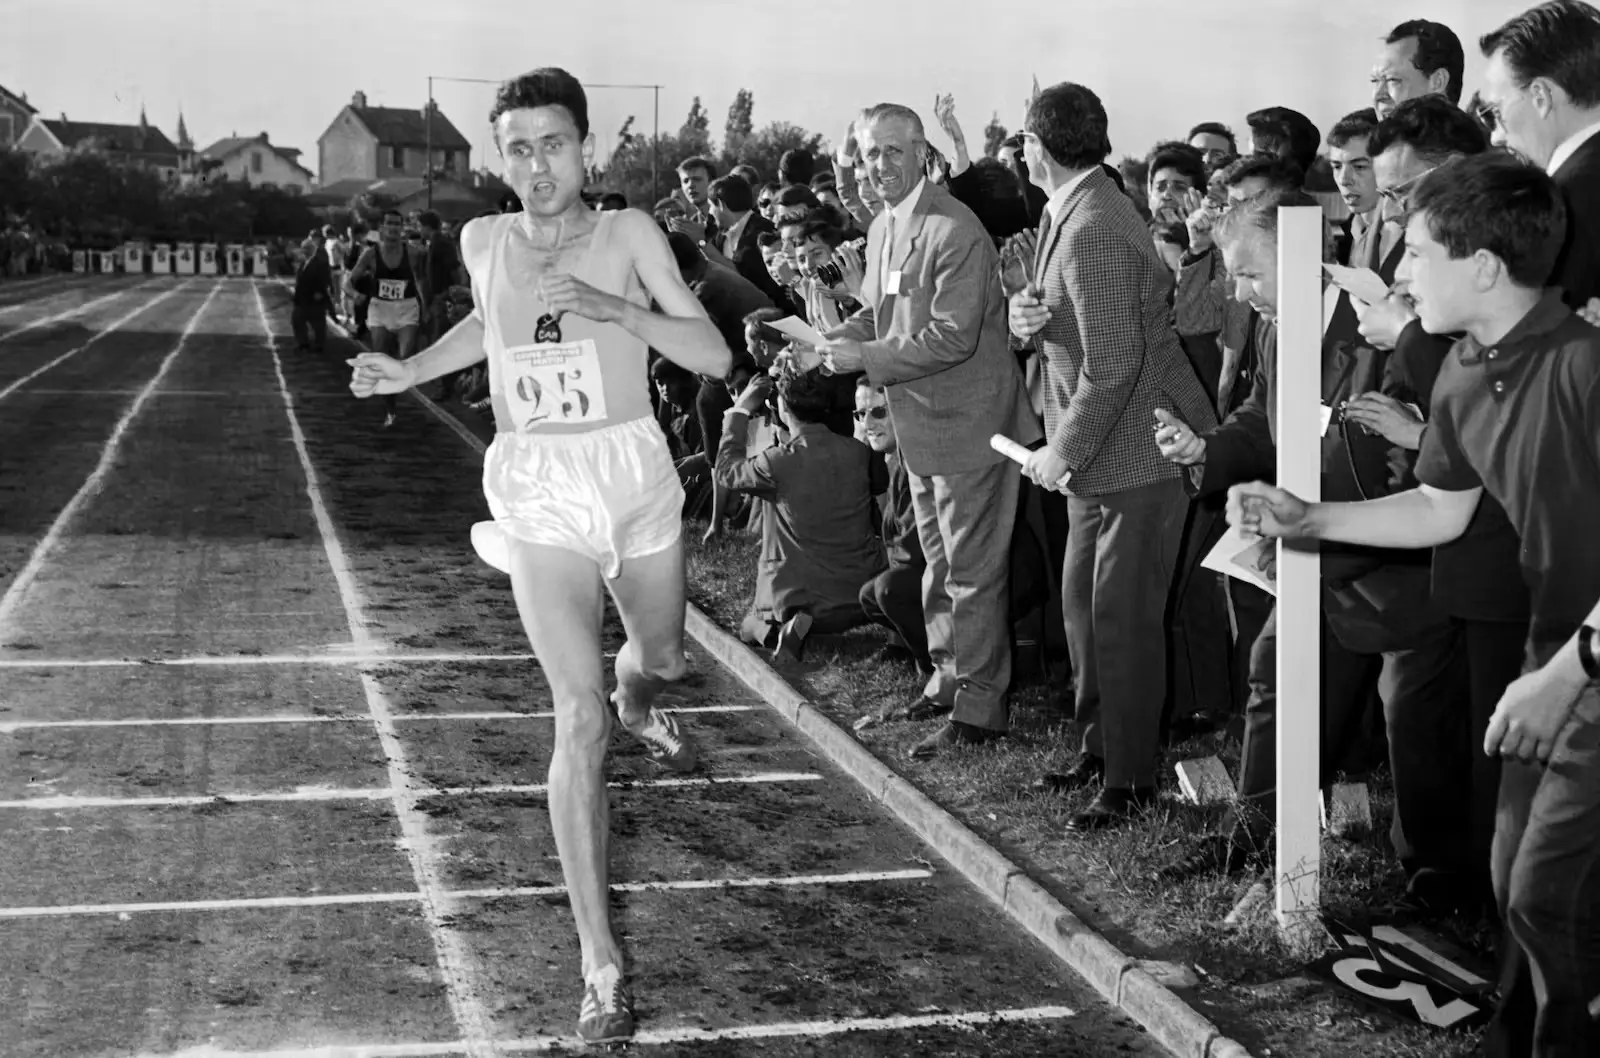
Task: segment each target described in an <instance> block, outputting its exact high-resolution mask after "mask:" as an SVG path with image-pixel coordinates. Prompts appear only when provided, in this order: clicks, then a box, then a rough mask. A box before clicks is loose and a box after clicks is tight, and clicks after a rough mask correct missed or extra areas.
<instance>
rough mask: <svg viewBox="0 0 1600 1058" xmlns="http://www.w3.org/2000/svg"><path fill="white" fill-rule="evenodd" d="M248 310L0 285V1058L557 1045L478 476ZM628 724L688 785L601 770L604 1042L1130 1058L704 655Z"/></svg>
mask: <svg viewBox="0 0 1600 1058" xmlns="http://www.w3.org/2000/svg"><path fill="white" fill-rule="evenodd" d="M92 278H98V277H92ZM107 295H111V296H109V297H108V296H107ZM287 318H288V313H287V303H286V297H285V294H284V292H283V290H282V289H281V287H279V286H277V285H275V284H269V283H262V284H256V283H252V282H251V281H249V280H238V279H233V280H214V279H211V278H192V279H181V278H173V279H162V280H147V281H144V282H139V281H137V280H122V279H107V280H103V281H98V282H96V281H90V280H86V279H71V278H66V279H57V280H54V281H51V282H46V283H40V284H30V285H29V286H27V287H11V288H8V287H5V286H0V845H3V847H4V848H5V850H6V854H5V855H4V856H3V857H0V952H4V953H5V958H4V960H3V961H0V1041H5V1042H3V1043H0V1054H4V1055H7V1056H12V1055H15V1056H63V1058H100V1056H105V1058H113V1056H131V1055H141V1056H152V1058H153V1056H161V1055H177V1054H186V1053H187V1054H236V1053H250V1052H280V1053H285V1052H286V1053H287V1054H290V1055H293V1054H295V1053H300V1054H304V1053H305V1052H307V1051H308V1050H310V1049H315V1048H335V1049H336V1050H332V1051H318V1052H317V1053H318V1054H328V1055H335V1054H351V1055H353V1054H356V1053H361V1052H360V1050H359V1049H360V1048H372V1047H375V1046H378V1045H388V1046H387V1047H386V1048H385V1049H383V1050H382V1051H381V1052H379V1053H383V1054H387V1055H395V1056H399V1055H408V1054H416V1055H422V1054H455V1053H460V1054H467V1053H474V1054H483V1053H493V1051H492V1050H490V1049H488V1048H487V1047H486V1046H485V1045H484V1041H485V1040H490V1041H499V1042H501V1043H507V1042H512V1041H516V1042H517V1047H516V1048H513V1049H518V1050H529V1049H537V1050H546V1051H552V1050H553V1051H561V1050H565V1049H569V1048H570V1049H572V1050H577V1049H578V1044H577V1042H576V1040H575V1038H573V1037H572V1026H573V1022H574V1019H575V1016H576V1006H577V1001H578V998H579V997H578V982H577V967H578V953H577V943H576V938H575V935H574V933H573V929H572V924H571V918H570V913H569V912H568V910H567V907H566V904H565V897H564V895H563V894H562V892H561V872H560V866H559V863H558V862H557V860H556V858H555V853H554V848H553V846H552V842H551V840H550V831H549V821H548V817H547V812H546V803H545V797H544V792H543V788H542V784H543V782H544V776H545V771H546V768H547V766H548V751H547V746H548V741H549V732H550V718H549V713H548V710H549V708H550V701H549V695H548V690H547V688H546V686H545V683H544V681H543V679H542V678H541V675H540V673H539V670H538V668H537V666H536V665H535V664H534V663H533V662H532V661H531V660H528V659H527V658H526V657H525V652H526V649H527V646H526V642H525V640H524V639H523V637H522V634H521V631H520V627H519V625H518V623H517V619H516V613H515V608H514V606H513V604H512V600H511V594H510V591H509V587H508V585H507V584H506V582H505V580H504V578H502V577H501V576H499V575H498V574H496V573H494V572H493V571H492V570H490V569H488V568H487V567H485V566H483V565H482V564H481V563H480V562H478V561H477V559H476V558H475V556H474V555H473V554H472V550H471V545H470V543H469V541H468V537H467V528H468V526H469V525H470V524H471V523H472V522H473V521H475V520H478V519H480V518H482V517H484V516H485V514H484V504H483V500H482V496H481V493H480V491H479V486H478V467H479V459H478V457H477V456H476V455H475V454H474V453H473V451H472V450H471V449H470V448H468V447H467V446H466V445H465V444H464V443H463V442H462V441H461V440H460V439H459V438H457V437H456V436H454V435H453V434H452V433H451V432H450V431H449V430H448V429H446V428H445V427H444V426H443V425H441V424H440V423H439V422H438V421H437V420H435V419H433V418H432V417H431V416H429V415H428V414H427V413H426V412H425V411H423V410H422V409H420V408H418V407H416V406H415V405H412V404H409V403H405V404H403V405H402V409H401V416H400V421H399V424H398V426H397V427H396V428H395V429H393V430H388V431H385V430H382V429H380V428H379V424H380V422H381V419H382V409H381V406H379V405H378V404H377V403H376V402H372V403H367V404H362V403H358V402H356V401H355V400H353V399H352V398H351V397H350V396H349V394H348V392H347V391H346V390H345V388H344V386H345V381H346V379H347V374H346V369H345V368H344V367H343V365H342V363H340V362H339V357H338V355H337V354H336V352H332V351H330V353H329V354H327V355H325V356H322V357H315V356H310V355H305V354H298V353H296V352H295V351H294V350H293V347H292V342H291V341H290V340H289V339H288V337H287V334H288V324H287ZM113 325H116V327H115V329H114V330H108V328H111V327H112V326H113ZM280 370H281V376H280ZM280 378H281V381H280ZM286 394H287V395H288V397H290V398H291V399H292V402H293V408H294V414H295V416H296V417H297V421H298V423H299V425H300V427H301V429H302V430H303V433H304V442H305V454H306V456H308V457H309V461H310V464H311V466H312V468H313V471H314V473H315V476H316V483H317V485H318V487H319V495H320V498H321V499H322V501H323V503H324V507H325V512H326V516H327V518H328V520H329V524H330V525H331V527H332V528H333V530H334V539H335V540H336V541H337V545H338V547H337V549H336V550H335V552H334V553H333V554H334V555H338V554H342V556H343V558H342V560H341V559H338V558H337V557H334V558H331V557H330V549H329V548H328V547H327V541H326V540H325V538H324V533H323V529H322V527H320V526H319V524H318V520H317V517H316V514H317V512H316V509H315V505H314V504H313V502H312V500H311V498H310V495H309V494H308V488H307V478H306V474H305V471H304V468H303V463H302V456H301V451H300V449H299V448H298V447H297V445H296V443H295V437H294V434H293V431H292V428H291V416H290V413H289V410H288V407H287V405H286V400H285V397H286ZM341 562H342V567H341V565H340V563H341ZM336 572H337V573H339V574H343V575H345V577H344V580H345V583H344V585H343V588H341V583H340V578H339V576H336ZM618 642H619V634H618V628H617V626H616V624H615V622H614V620H608V625H607V643H606V648H607V649H608V650H615V649H616V647H617V645H618ZM667 704H669V705H671V706H673V707H676V708H682V709H685V710H689V712H687V713H686V715H685V716H684V717H683V719H684V721H685V723H687V724H688V725H690V727H691V729H692V730H693V731H694V733H695V734H696V736H697V737H698V739H699V740H700V743H701V746H702V750H703V756H704V758H705V761H706V764H705V767H704V769H703V771H702V772H701V773H700V775H699V776H698V777H697V779H696V781H695V782H694V783H690V784H678V785H674V784H668V783H663V782H662V779H663V776H662V775H660V774H658V773H657V772H655V771H654V770H653V769H652V767H651V766H650V765H649V764H648V763H647V762H646V761H645V760H644V758H643V756H642V754H641V752H640V750H639V748H638V747H637V746H636V745H634V744H632V743H631V741H629V740H628V739H627V738H626V736H619V737H618V738H617V740H616V741H615V743H614V751H615V752H614V755H613V757H612V759H611V761H610V763H609V777H610V780H611V782H612V783H613V792H612V805H613V813H612V823H613V830H614V834H615V840H614V842H613V854H612V860H613V862H612V879H613V883H614V888H613V896H612V904H613V910H614V917H615V922H616V924H617V927H618V929H619V931H620V933H621V936H622V938H623V943H624V947H625V950H626V952H627V954H628V958H629V962H630V973H631V977H632V980H633V983H634V989H635V994H636V999H637V1009H638V1014H639V1021H640V1030H641V1040H640V1042H638V1043H636V1044H634V1045H633V1048H632V1049H633V1050H636V1051H638V1052H639V1053H648V1054H661V1055H676V1054H694V1055H802V1054H805V1055H862V1056H866V1055H874V1056H876V1055H974V1056H976V1055H1018V1056H1033V1055H1038V1056H1046V1055H1052V1056H1053V1055H1075V1054H1082V1055H1102V1054H1123V1053H1127V1054H1157V1053H1161V1052H1160V1051H1159V1049H1158V1048H1157V1047H1156V1046H1155V1045H1154V1044H1152V1043H1151V1042H1150V1041H1149V1040H1148V1039H1147V1038H1146V1037H1145V1036H1144V1035H1143V1033H1142V1032H1141V1031H1140V1030H1139V1029H1138V1028H1137V1027H1136V1026H1134V1025H1133V1024H1132V1023H1131V1022H1129V1021H1128V1020H1127V1019H1126V1018H1124V1017H1122V1016H1121V1015H1120V1014H1118V1013H1117V1012H1116V1011H1115V1010H1113V1009H1111V1008H1109V1007H1107V1006H1106V1005H1105V1004H1104V1003H1103V1002H1102V1001H1101V1000H1100V999H1099V997H1098V996H1097V995H1095V994H1094V993H1093V991H1092V990H1091V989H1089V988H1088V987H1087V986H1086V985H1084V984H1083V983H1082V982H1081V981H1079V980H1077V979H1076V978H1074V977H1073V976H1072V975H1071V974H1070V973H1069V972H1068V971H1066V970H1065V969H1064V968H1063V967H1061V966H1060V965H1059V964H1058V963H1056V962H1055V961H1054V960H1053V959H1051V958H1050V957H1049V956H1048V955H1047V954H1046V953H1044V952H1043V951H1042V949H1039V948H1038V947H1036V946H1035V944H1034V943H1033V942H1032V941H1031V939H1029V938H1028V937H1027V936H1026V935H1025V934H1023V933H1022V932H1020V931H1019V930H1017V929H1015V928H1014V927H1013V926H1012V925H1011V923H1010V922H1009V920H1007V919H1005V918H1004V917H1003V916H1002V915H1000V914H999V913H998V912H997V911H995V910H993V909H992V907H991V906H990V905H989V904H988V903H987V902H986V901H985V900H984V899H983V898H982V897H981V896H979V895H978V894H977V893H976V892H975V891H973V890H971V889H970V888H968V887H967V886H966V885H965V883H964V882H963V881H962V880H961V879H960V878H959V877H958V876H956V875H954V874H953V872H952V871H951V870H950V868H949V867H948V866H947V865H945V864H944V863H943V862H941V861H938V860H937V859H936V858H935V857H934V856H933V855H932V854H931V853H930V852H928V851H927V850H926V849H924V848H923V847H922V846H921V845H920V844H919V843H918V842H917V841H915V840H914V839H912V838H911V837H910V836H909V835H908V834H907V832H905V831H904V830H903V829H901V828H900V827H899V825H898V824H897V823H895V822H894V821H893V820H892V819H891V818H890V817H888V816H887V815H886V814H884V813H883V812H882V811H881V810H880V809H879V808H878V807H877V806H876V805H875V804H874V803H873V802H872V801H871V800H870V799H868V798H867V797H865V796H864V795H863V794H862V793H861V792H860V791H859V790H858V788H857V787H856V786H855V785H854V784H853V783H851V782H850V781H849V780H848V779H846V778H844V777H843V776H842V775H840V774H838V773H837V772H835V771H834V770H832V769H831V768H829V767H827V766H825V765H824V764H823V763H822V762H821V761H820V760H819V759H817V758H816V757H815V756H814V755H813V754H812V753H811V751H810V750H809V749H808V747H807V745H806V744H805V743H804V742H803V741H802V740H800V739H798V738H797V737H796V736H795V735H794V734H793V733H792V732H790V731H789V730H787V729H786V728H785V726H784V725H783V723H782V722H781V721H780V720H779V719H778V718H777V717H776V716H775V715H774V714H772V713H770V712H768V711H766V709H765V707H764V706H762V705H761V703H760V702H759V701H757V700H755V699H754V698H753V697H752V696H751V695H749V694H748V693H747V692H746V691H745V690H744V689H743V688H742V687H741V686H740V685H738V684H737V683H736V682H734V681H733V680H732V679H731V678H730V677H728V676H727V675H726V674H725V673H722V672H720V671H719V670H717V669H716V667H715V665H714V663H713V662H712V661H711V660H710V659H709V658H707V657H705V656H704V655H698V654H697V655H696V657H695V658H694V675H693V676H692V677H691V678H690V679H689V680H687V681H685V682H684V683H683V684H681V685H678V686H676V687H675V688H674V689H673V691H672V692H671V701H670V702H669V703H667ZM375 716H376V717H377V718H378V719H377V721H375ZM381 736H384V737H381ZM419 879H420V881H419ZM419 886H420V888H419ZM424 897H426V899H424ZM1007 1018H1010V1020H1006V1019H1007ZM953 1021H954V1022H961V1023H957V1024H952V1023H951V1022H953ZM338 1048H345V1049H346V1050H343V1051H341V1050H337V1049H338ZM366 1053H373V1052H371V1051H368V1052H366Z"/></svg>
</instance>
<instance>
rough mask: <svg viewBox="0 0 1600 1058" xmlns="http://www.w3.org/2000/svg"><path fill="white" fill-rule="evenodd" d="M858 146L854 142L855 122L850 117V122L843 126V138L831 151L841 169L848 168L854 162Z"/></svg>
mask: <svg viewBox="0 0 1600 1058" xmlns="http://www.w3.org/2000/svg"><path fill="white" fill-rule="evenodd" d="M858 151H859V147H858V145H857V143H856V122H855V119H854V118H851V119H850V124H849V125H846V126H845V130H844V138H843V139H841V140H840V141H839V147H838V149H837V150H835V151H834V153H833V160H834V161H835V162H836V163H837V164H838V165H839V167H840V168H841V169H849V168H850V167H852V166H853V165H855V164H856V154H857V153H858Z"/></svg>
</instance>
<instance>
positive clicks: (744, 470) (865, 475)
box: [715, 371, 884, 660]
mask: <svg viewBox="0 0 1600 1058" xmlns="http://www.w3.org/2000/svg"><path fill="white" fill-rule="evenodd" d="M776 389H777V397H778V414H779V416H780V417H781V418H782V419H783V421H784V423H785V424H786V425H787V427H788V429H789V440H788V441H786V442H784V443H783V444H778V445H773V446H772V447H771V448H768V449H766V450H765V451H762V452H758V453H756V454H755V455H753V456H752V455H749V454H748V453H747V451H746V448H747V445H746V440H745V438H746V430H745V423H746V421H747V420H748V419H749V417H750V416H751V415H752V414H755V413H756V411H757V410H758V409H760V408H761V407H762V405H763V404H765V403H766V400H767V397H768V395H769V394H770V393H771V392H772V390H773V384H772V381H771V379H769V378H768V377H767V376H765V375H756V376H755V377H754V378H753V379H752V380H751V382H750V384H749V385H748V386H747V387H746V388H745V390H744V392H743V393H741V394H740V395H739V399H738V401H737V402H736V403H735V404H734V406H733V407H732V408H731V409H730V410H729V411H728V413H727V423H726V427H725V428H724V429H723V431H722V441H721V444H720V445H719V446H718V449H717V464H716V473H715V477H716V482H717V484H718V485H720V486H723V487H724V488H727V489H730V490H732V491H733V492H736V493H741V494H743V495H747V496H751V497H754V498H758V499H762V500H766V501H767V502H766V503H764V504H762V507H761V511H762V524H761V560H760V565H759V567H758V569H757V571H756V592H755V598H754V600H752V602H751V605H750V612H749V614H747V615H746V616H745V619H744V622H743V624H742V625H741V627H740V629H739V634H740V637H741V638H743V639H744V640H745V641H746V642H750V643H754V644H756V645H758V646H773V647H774V648H775V650H776V653H777V655H778V656H779V657H781V658H785V659H787V660H798V659H799V657H800V652H801V650H802V648H803V647H804V644H805V638H806V636H807V635H809V634H810V633H811V632H813V631H816V632H823V633H838V632H844V631H847V630H849V629H851V628H855V627H858V626H860V625H863V624H866V623H867V615H866V613H865V612H864V611H863V610H862V609H861V603H860V601H859V599H858V596H859V593H860V591H861V585H862V584H863V583H864V582H866V581H867V580H870V579H871V578H872V577H874V576H876V575H877V573H878V572H879V571H880V570H882V569H883V567H884V555H883V547H882V544H881V543H880V542H879V540H878V537H877V535H876V533H875V532H874V531H873V522H872V483H871V475H870V471H869V463H870V461H871V458H872V453H871V451H870V450H868V449H867V447H866V446H864V445H862V444H860V443H859V442H857V441H855V440H853V439H851V438H848V437H840V436H839V435H838V434H836V433H834V432H833V431H831V430H829V429H828V427H827V426H826V425H824V422H823V420H824V419H826V417H827V415H828V411H829V398H828V392H827V386H826V383H825V381H824V380H823V379H822V378H821V377H820V376H819V375H818V373H817V372H815V371H809V372H806V373H804V374H794V375H788V376H785V377H784V378H783V379H781V380H779V382H778V383H777V387H776Z"/></svg>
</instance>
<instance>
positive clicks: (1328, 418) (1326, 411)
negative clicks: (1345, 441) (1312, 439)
mask: <svg viewBox="0 0 1600 1058" xmlns="http://www.w3.org/2000/svg"><path fill="white" fill-rule="evenodd" d="M1321 408H1322V436H1324V437H1326V436H1328V424H1329V423H1331V422H1332V421H1333V409H1332V408H1330V407H1328V406H1327V405H1326V404H1323V405H1321Z"/></svg>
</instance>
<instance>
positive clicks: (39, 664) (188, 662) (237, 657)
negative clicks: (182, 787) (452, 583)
mask: <svg viewBox="0 0 1600 1058" xmlns="http://www.w3.org/2000/svg"><path fill="white" fill-rule="evenodd" d="M360 645H361V646H362V647H363V648H364V649H363V650H362V651H361V652H351V653H349V654H206V655H202V656H199V657H186V658H0V669H111V668H124V667H126V668H133V667H135V666H139V665H146V666H149V667H151V668H160V667H162V666H167V667H179V666H207V665H388V664H425V663H428V662H437V663H440V664H447V665H462V664H469V663H479V662H493V661H537V660H538V659H537V658H535V657H534V656H533V655H532V654H450V653H438V654H398V653H396V654H386V653H382V652H380V651H374V650H372V649H371V647H372V644H370V643H363V644H360ZM0 649H3V648H0ZM605 656H606V657H608V658H611V657H615V656H616V651H608V652H607V653H606V655H605Z"/></svg>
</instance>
